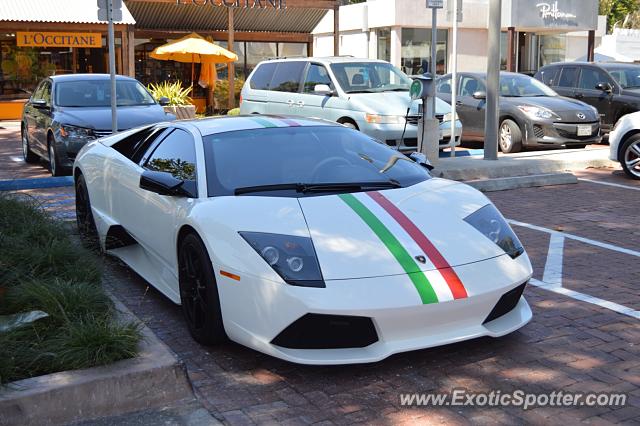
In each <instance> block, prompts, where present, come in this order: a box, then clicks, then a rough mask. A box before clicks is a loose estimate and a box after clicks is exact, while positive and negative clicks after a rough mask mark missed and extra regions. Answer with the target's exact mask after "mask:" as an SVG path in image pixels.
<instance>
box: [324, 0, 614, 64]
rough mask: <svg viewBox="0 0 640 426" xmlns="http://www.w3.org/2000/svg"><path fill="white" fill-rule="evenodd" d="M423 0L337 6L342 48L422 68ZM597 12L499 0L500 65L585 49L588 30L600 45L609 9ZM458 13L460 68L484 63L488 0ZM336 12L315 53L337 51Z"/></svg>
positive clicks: (469, 2) (441, 49) (587, 1)
mask: <svg viewBox="0 0 640 426" xmlns="http://www.w3.org/2000/svg"><path fill="white" fill-rule="evenodd" d="M451 1H453V0H445V2H444V3H445V8H444V9H441V10H439V11H438V41H437V62H436V67H437V70H438V73H439V74H443V73H445V72H448V71H449V69H448V67H449V64H451V54H452V49H451V48H450V46H451V38H452V31H451V28H452V20H451V16H450V13H448V11H447V9H448V7H449V6H450V4H448V3H450V2H451ZM425 3H426V2H425V1H424V0H368V1H366V2H365V3H359V4H352V5H347V6H342V7H340V11H339V27H340V41H339V43H340V44H339V47H340V54H341V55H352V56H356V57H370V58H379V59H384V60H387V61H390V62H391V63H393V64H394V65H396V66H398V67H400V68H402V69H403V71H405V72H406V73H407V74H410V75H411V74H420V73H422V72H425V71H426V67H427V65H428V62H429V58H430V45H431V10H430V9H427V8H426V7H425ZM597 13H598V1H597V0H546V2H545V1H543V0H539V1H537V0H503V13H502V26H503V34H502V43H501V52H502V64H503V69H511V70H513V71H519V72H535V71H536V70H537V69H538V68H539V67H541V66H542V65H545V64H547V63H551V62H559V61H565V60H568V61H570V60H575V59H577V58H580V57H583V56H585V55H586V54H587V51H588V34H589V32H590V31H592V32H593V35H594V42H595V45H598V44H599V41H600V39H601V38H602V36H603V35H604V34H605V31H606V17H604V16H598V15H597ZM462 16H463V19H462V22H460V24H459V32H458V64H459V65H458V69H459V70H460V71H485V70H486V66H487V50H488V46H487V36H488V31H487V25H488V19H489V0H463V1H462ZM333 19H334V15H333V14H332V13H328V14H327V15H326V16H325V17H324V18H323V19H322V21H320V23H319V24H318V25H317V26H316V28H315V29H314V30H313V32H312V34H313V54H314V55H315V56H330V55H333V53H334V50H333V48H334V46H333ZM510 40H511V43H509V41H510ZM510 48H511V49H510ZM510 50H511V61H509V56H510V55H509V54H508V53H507V52H509V51H510Z"/></svg>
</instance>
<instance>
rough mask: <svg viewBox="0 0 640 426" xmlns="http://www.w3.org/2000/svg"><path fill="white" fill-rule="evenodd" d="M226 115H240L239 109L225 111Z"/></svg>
mask: <svg viewBox="0 0 640 426" xmlns="http://www.w3.org/2000/svg"><path fill="white" fill-rule="evenodd" d="M227 115H240V108H234V109H230V110H229V111H227Z"/></svg>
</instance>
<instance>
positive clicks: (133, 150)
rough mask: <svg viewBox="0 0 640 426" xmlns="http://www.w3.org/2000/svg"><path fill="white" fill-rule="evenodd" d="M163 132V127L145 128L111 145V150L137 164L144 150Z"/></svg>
mask: <svg viewBox="0 0 640 426" xmlns="http://www.w3.org/2000/svg"><path fill="white" fill-rule="evenodd" d="M165 130H166V129H165V128H164V127H153V126H151V127H147V128H145V129H143V130H140V131H139V132H136V133H134V134H132V135H129V136H127V137H126V138H124V139H122V140H121V141H119V142H116V143H115V144H113V145H111V148H113V149H115V150H116V151H118V152H119V153H120V154H122V155H124V156H125V157H127V158H128V159H130V160H132V161H133V162H134V163H139V162H140V159H141V158H142V155H143V152H144V151H146V148H148V147H149V146H150V145H151V143H152V142H153V141H154V140H156V139H157V138H158V136H160V135H161V134H162V133H163V132H164V131H165Z"/></svg>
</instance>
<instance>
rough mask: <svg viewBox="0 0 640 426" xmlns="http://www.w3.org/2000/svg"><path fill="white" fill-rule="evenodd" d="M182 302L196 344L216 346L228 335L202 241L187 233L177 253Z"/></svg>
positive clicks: (216, 287)
mask: <svg viewBox="0 0 640 426" xmlns="http://www.w3.org/2000/svg"><path fill="white" fill-rule="evenodd" d="M178 264H179V281H180V300H181V302H182V313H183V314H184V318H185V320H186V322H187V326H188V328H189V332H190V333H191V336H193V338H194V339H195V341H196V342H198V343H201V344H203V345H215V344H218V343H221V342H224V341H225V340H226V338H227V335H226V333H225V331H224V326H223V322H222V312H221V310H220V297H219V295H218V285H217V283H216V278H215V275H214V273H213V266H212V265H211V259H210V258H209V254H208V253H207V249H206V247H205V246H204V243H203V242H202V240H201V239H200V238H199V237H198V236H196V235H195V234H188V235H187V236H185V237H184V238H183V239H182V241H181V242H180V247H179V252H178Z"/></svg>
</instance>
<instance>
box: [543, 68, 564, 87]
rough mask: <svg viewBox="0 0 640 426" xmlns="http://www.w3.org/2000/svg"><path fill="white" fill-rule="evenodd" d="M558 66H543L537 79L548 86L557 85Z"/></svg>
mask: <svg viewBox="0 0 640 426" xmlns="http://www.w3.org/2000/svg"><path fill="white" fill-rule="evenodd" d="M558 71H559V68H558V67H551V68H545V69H543V70H542V71H540V76H539V78H538V80H540V81H542V82H543V83H544V84H546V85H547V86H549V87H553V86H557V85H558Z"/></svg>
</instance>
